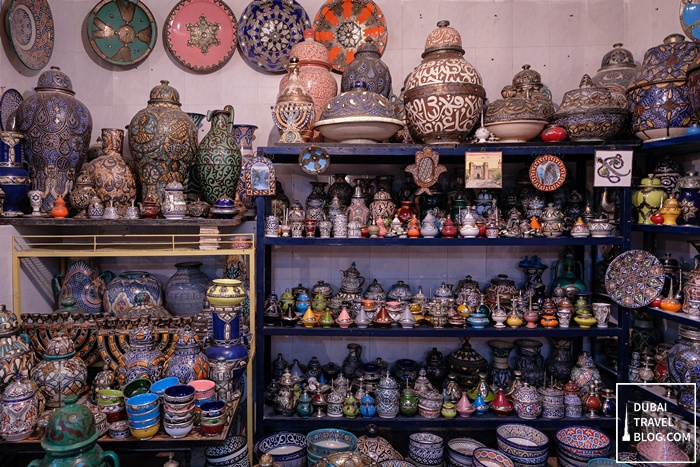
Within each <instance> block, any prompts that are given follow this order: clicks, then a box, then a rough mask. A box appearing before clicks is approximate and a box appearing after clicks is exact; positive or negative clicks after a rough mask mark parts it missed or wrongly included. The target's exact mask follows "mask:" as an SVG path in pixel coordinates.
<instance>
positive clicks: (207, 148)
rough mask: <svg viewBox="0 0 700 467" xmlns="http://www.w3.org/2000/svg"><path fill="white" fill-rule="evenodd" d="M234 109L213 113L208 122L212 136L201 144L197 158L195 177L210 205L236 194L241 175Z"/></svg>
mask: <svg viewBox="0 0 700 467" xmlns="http://www.w3.org/2000/svg"><path fill="white" fill-rule="evenodd" d="M233 116H234V112H233V107H232V106H230V105H227V106H226V107H224V110H210V111H209V112H208V113H207V120H209V121H211V129H210V130H209V133H207V134H206V136H205V137H204V138H203V139H202V141H201V142H200V143H199V148H198V149H197V156H196V157H195V162H194V163H195V177H196V179H197V180H198V181H199V183H200V184H201V187H202V193H203V194H204V199H205V200H206V202H207V203H210V204H214V203H215V202H216V200H217V199H219V198H223V197H224V196H228V197H230V198H233V197H234V196H235V195H236V187H237V186H238V178H239V177H240V174H241V161H242V156H241V148H240V147H239V146H238V143H237V142H236V139H235V138H234V137H233V133H232V128H233Z"/></svg>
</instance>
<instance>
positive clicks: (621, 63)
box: [598, 42, 637, 71]
mask: <svg viewBox="0 0 700 467" xmlns="http://www.w3.org/2000/svg"><path fill="white" fill-rule="evenodd" d="M610 68H637V65H636V64H635V63H634V56H633V55H632V52H630V51H629V50H627V49H625V48H623V47H622V43H620V42H618V43H617V44H613V49H612V50H611V51H610V52H608V53H606V54H605V55H604V56H603V60H602V61H601V62H600V69H599V70H598V71H603V70H609V69H610Z"/></svg>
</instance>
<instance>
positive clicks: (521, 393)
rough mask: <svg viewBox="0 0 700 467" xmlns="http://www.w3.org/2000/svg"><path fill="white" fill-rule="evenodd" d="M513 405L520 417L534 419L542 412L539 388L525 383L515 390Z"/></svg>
mask: <svg viewBox="0 0 700 467" xmlns="http://www.w3.org/2000/svg"><path fill="white" fill-rule="evenodd" d="M513 407H514V408H515V413H516V414H517V415H518V417H520V418H524V419H526V420H534V419H536V418H537V417H539V416H540V415H541V414H542V398H541V397H540V394H539V393H538V392H537V389H535V388H534V387H532V386H530V385H529V384H527V383H523V385H522V386H520V387H519V388H518V389H516V390H515V391H513Z"/></svg>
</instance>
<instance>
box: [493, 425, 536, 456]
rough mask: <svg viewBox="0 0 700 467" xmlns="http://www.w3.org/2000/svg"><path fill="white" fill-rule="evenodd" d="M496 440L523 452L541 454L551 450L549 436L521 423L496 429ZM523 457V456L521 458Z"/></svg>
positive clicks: (499, 443)
mask: <svg viewBox="0 0 700 467" xmlns="http://www.w3.org/2000/svg"><path fill="white" fill-rule="evenodd" d="M496 439H497V441H498V446H499V449H501V445H504V446H509V447H510V448H513V449H518V450H521V451H530V452H535V453H541V452H542V451H547V450H548V449H549V436H547V435H546V434H544V433H542V432H541V431H540V430H537V429H535V428H532V427H530V426H527V425H523V424H521V423H508V424H506V425H500V426H499V427H498V428H496ZM501 450H502V451H503V449H501ZM521 457H523V456H521Z"/></svg>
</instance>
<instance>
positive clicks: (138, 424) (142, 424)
mask: <svg viewBox="0 0 700 467" xmlns="http://www.w3.org/2000/svg"><path fill="white" fill-rule="evenodd" d="M127 421H128V423H129V427H130V428H148V427H149V426H152V425H154V424H156V423H160V414H158V415H156V416H155V417H152V418H148V419H146V420H131V419H128V420H127Z"/></svg>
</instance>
